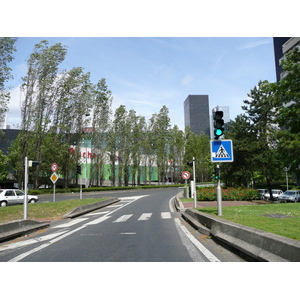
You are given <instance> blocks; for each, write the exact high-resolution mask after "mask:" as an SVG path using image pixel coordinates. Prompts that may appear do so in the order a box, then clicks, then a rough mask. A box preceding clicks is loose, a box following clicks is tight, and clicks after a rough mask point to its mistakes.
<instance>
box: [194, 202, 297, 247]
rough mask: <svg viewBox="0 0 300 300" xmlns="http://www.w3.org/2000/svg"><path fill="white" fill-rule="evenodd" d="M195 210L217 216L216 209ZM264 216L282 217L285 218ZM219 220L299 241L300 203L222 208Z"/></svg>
mask: <svg viewBox="0 0 300 300" xmlns="http://www.w3.org/2000/svg"><path fill="white" fill-rule="evenodd" d="M197 210H199V211H201V212H204V213H207V214H212V215H217V214H218V209H217V208H216V207H205V208H197ZM265 215H273V216H274V215H283V216H286V218H274V217H270V216H265ZM220 218H223V219H225V220H228V221H231V222H234V223H238V224H242V225H246V226H249V227H252V228H256V229H260V230H263V231H267V232H271V233H275V234H278V235H281V236H285V237H288V238H291V239H295V240H298V241H300V230H299V228H300V203H282V204H261V205H244V206H229V207H222V216H221V217H220Z"/></svg>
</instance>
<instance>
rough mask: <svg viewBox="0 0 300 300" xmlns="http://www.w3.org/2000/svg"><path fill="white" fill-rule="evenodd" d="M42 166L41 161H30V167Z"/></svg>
mask: <svg viewBox="0 0 300 300" xmlns="http://www.w3.org/2000/svg"><path fill="white" fill-rule="evenodd" d="M39 164H40V162H39V161H37V160H36V161H34V160H29V161H28V167H36V166H38V165H39Z"/></svg>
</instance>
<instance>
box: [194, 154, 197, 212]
mask: <svg viewBox="0 0 300 300" xmlns="http://www.w3.org/2000/svg"><path fill="white" fill-rule="evenodd" d="M193 177H194V191H193V193H194V208H196V207H197V189H196V162H195V157H193Z"/></svg>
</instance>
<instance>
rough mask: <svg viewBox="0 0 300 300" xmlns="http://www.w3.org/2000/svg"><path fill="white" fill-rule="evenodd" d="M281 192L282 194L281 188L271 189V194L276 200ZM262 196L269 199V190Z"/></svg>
mask: <svg viewBox="0 0 300 300" xmlns="http://www.w3.org/2000/svg"><path fill="white" fill-rule="evenodd" d="M281 194H283V191H282V190H272V195H273V198H274V199H275V200H278V198H279V196H280V195H281ZM264 198H265V199H270V193H269V192H267V193H265V194H264Z"/></svg>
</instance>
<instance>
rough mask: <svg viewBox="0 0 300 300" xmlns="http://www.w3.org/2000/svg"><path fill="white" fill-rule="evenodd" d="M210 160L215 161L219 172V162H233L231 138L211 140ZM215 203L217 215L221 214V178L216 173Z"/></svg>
mask: <svg viewBox="0 0 300 300" xmlns="http://www.w3.org/2000/svg"><path fill="white" fill-rule="evenodd" d="M210 149H211V161H212V162H214V163H217V165H216V168H217V170H218V174H220V164H219V163H220V162H233V147H232V140H220V141H213V140H212V141H211V143H210ZM217 180H218V181H217V182H218V183H217V203H218V216H222V189H221V180H220V176H219V175H218V178H217Z"/></svg>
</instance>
